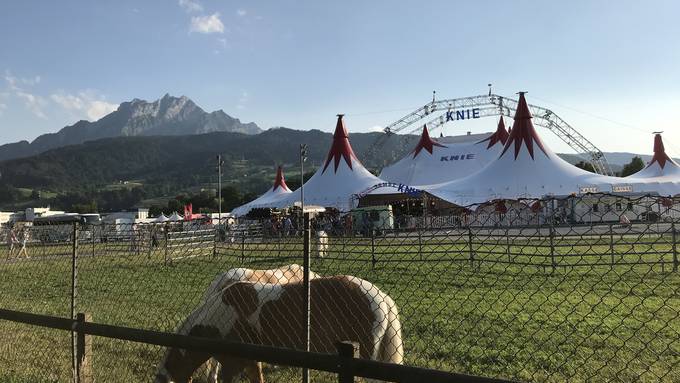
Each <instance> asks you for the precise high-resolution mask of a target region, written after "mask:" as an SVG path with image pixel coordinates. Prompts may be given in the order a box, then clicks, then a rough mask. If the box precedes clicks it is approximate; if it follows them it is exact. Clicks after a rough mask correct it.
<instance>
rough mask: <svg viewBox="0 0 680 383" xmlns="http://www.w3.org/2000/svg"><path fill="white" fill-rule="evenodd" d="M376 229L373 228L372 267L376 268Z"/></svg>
mask: <svg viewBox="0 0 680 383" xmlns="http://www.w3.org/2000/svg"><path fill="white" fill-rule="evenodd" d="M375 264H376V259H375V230H371V268H372V269H375Z"/></svg>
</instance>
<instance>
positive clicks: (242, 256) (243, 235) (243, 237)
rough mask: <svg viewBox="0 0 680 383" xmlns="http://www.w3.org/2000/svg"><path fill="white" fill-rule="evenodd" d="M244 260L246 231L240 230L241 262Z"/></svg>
mask: <svg viewBox="0 0 680 383" xmlns="http://www.w3.org/2000/svg"><path fill="white" fill-rule="evenodd" d="M245 261H246V232H245V230H244V231H242V232H241V264H242V265H243V263H245Z"/></svg>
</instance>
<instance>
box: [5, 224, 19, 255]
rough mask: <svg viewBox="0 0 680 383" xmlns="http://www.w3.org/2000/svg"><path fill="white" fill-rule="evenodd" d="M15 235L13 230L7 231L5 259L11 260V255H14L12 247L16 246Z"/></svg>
mask: <svg viewBox="0 0 680 383" xmlns="http://www.w3.org/2000/svg"><path fill="white" fill-rule="evenodd" d="M16 238H17V237H16V234H15V233H14V229H13V228H11V227H10V228H9V230H7V249H8V251H9V253H8V254H7V258H11V257H12V255H13V254H14V246H15V244H16Z"/></svg>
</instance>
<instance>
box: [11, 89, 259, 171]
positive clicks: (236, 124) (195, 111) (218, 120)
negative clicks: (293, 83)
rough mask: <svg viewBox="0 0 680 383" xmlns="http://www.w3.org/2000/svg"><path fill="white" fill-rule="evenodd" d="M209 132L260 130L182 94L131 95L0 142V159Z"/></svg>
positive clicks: (245, 132)
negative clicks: (96, 113) (106, 141)
mask: <svg viewBox="0 0 680 383" xmlns="http://www.w3.org/2000/svg"><path fill="white" fill-rule="evenodd" d="M211 132H237V133H244V134H257V133H260V132H262V129H260V127H259V126H257V124H255V123H254V122H249V123H242V122H241V120H239V119H238V118H234V117H231V116H229V115H228V114H226V113H225V112H224V111H223V110H221V109H219V110H216V111H213V112H210V113H208V112H206V111H204V110H203V109H202V108H201V107H199V106H198V105H196V104H195V103H194V102H193V101H192V100H191V99H189V98H188V97H186V96H180V97H174V96H171V95H170V94H167V93H166V94H165V95H164V96H163V97H162V98H160V99H158V100H155V101H153V102H148V101H146V100H141V99H138V98H135V99H133V100H131V101H126V102H123V103H121V104H120V105H119V106H118V108H117V109H116V110H115V111H114V112H111V113H109V114H107V115H106V116H104V117H102V118H100V119H99V120H97V121H93V122H90V121H86V120H80V121H77V122H76V123H74V124H72V125H68V126H65V127H64V128H62V129H60V130H59V131H58V132H54V133H46V134H43V135H40V136H38V137H37V138H36V139H35V140H33V141H32V142H28V141H26V140H22V141H18V142H13V143H8V144H4V145H0V161H2V160H10V159H16V158H24V157H30V156H33V155H37V154H40V153H43V152H45V151H47V150H49V149H55V148H59V147H63V146H67V145H77V144H82V143H84V142H86V141H93V140H97V139H102V138H110V137H129V136H157V135H169V136H180V135H195V134H205V133H211Z"/></svg>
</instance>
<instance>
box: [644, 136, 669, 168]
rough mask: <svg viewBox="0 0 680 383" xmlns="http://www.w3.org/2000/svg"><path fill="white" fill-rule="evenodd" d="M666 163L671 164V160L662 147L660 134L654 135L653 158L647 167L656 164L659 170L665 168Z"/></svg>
mask: <svg viewBox="0 0 680 383" xmlns="http://www.w3.org/2000/svg"><path fill="white" fill-rule="evenodd" d="M666 161H668V162H671V163H673V160H672V159H671V158H670V157H668V154H666V149H665V148H664V147H663V140H662V139H661V134H659V133H657V134H656V135H654V156H653V157H652V160H651V161H650V162H649V165H647V167H650V166H652V164H653V163H655V162H656V163H658V164H659V166H660V167H661V169H663V167H664V166H666Z"/></svg>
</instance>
